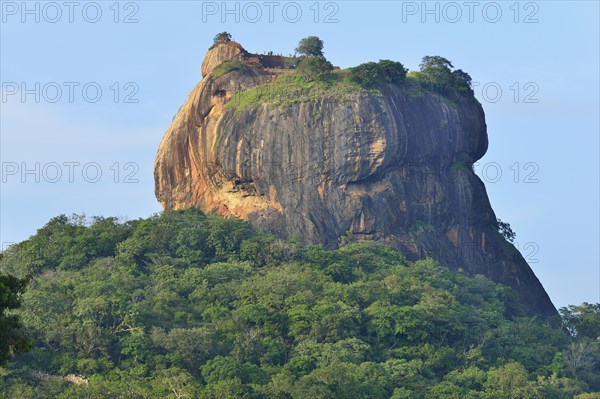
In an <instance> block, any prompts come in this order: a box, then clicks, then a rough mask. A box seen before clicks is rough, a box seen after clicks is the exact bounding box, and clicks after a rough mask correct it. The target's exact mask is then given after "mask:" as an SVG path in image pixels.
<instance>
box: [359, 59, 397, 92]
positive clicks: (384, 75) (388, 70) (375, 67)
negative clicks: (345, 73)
mask: <svg viewBox="0 0 600 399" xmlns="http://www.w3.org/2000/svg"><path fill="white" fill-rule="evenodd" d="M405 78H406V69H405V68H404V66H403V65H402V64H401V63H399V62H396V61H390V60H380V61H379V62H377V63H375V62H367V63H365V64H360V65H358V66H356V67H354V68H350V79H352V80H353V81H354V82H356V83H358V84H360V85H362V86H365V87H373V86H376V85H379V84H383V83H395V84H400V83H402V82H403V81H404V79H405Z"/></svg>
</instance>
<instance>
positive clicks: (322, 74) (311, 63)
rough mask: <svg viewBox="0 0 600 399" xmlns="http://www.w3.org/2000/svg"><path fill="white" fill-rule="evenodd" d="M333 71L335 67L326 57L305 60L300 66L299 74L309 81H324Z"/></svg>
mask: <svg viewBox="0 0 600 399" xmlns="http://www.w3.org/2000/svg"><path fill="white" fill-rule="evenodd" d="M332 70H333V65H331V62H329V61H327V60H326V59H325V57H309V58H304V59H303V60H301V61H300V65H298V72H300V73H301V74H302V76H304V79H306V80H308V81H312V80H320V79H324V78H326V77H327V76H329V75H330V74H331V71H332Z"/></svg>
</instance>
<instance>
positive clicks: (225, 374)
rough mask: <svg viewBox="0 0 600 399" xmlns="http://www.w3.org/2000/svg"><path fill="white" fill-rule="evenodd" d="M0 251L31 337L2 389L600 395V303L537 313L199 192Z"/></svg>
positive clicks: (74, 394)
mask: <svg viewBox="0 0 600 399" xmlns="http://www.w3.org/2000/svg"><path fill="white" fill-rule="evenodd" d="M0 260H1V262H2V263H1V264H2V269H1V270H2V273H5V274H6V273H8V274H10V275H14V276H16V277H20V278H25V277H27V276H29V279H30V282H29V283H28V285H27V287H26V288H25V289H24V293H23V294H22V295H19V294H18V292H20V291H21V288H20V286H19V285H18V284H17V283H18V282H20V281H24V280H14V279H13V280H10V281H12V282H13V283H14V284H13V285H15V284H17V286H15V287H14V288H15V290H16V291H15V292H17V294H15V295H16V296H14V295H13V296H12V297H10V298H9V297H8V293H9V292H10V290H9V289H8V286H5V285H0V288H2V290H1V291H2V295H1V297H2V298H1V299H2V304H3V306H2V310H3V313H2V314H1V315H2V317H3V318H2V319H0V321H3V320H5V318H6V317H10V318H11V320H12V323H13V324H12V325H13V326H14V325H15V324H14V323H15V322H19V321H20V323H22V325H23V328H22V329H21V330H20V331H19V333H24V334H25V336H27V337H29V340H30V344H31V349H30V350H29V352H27V353H25V354H21V355H17V356H14V357H13V358H12V360H11V361H10V362H9V363H8V364H6V365H5V367H4V368H0V381H1V383H0V397H2V398H7V399H17V398H18V399H29V398H60V399H82V398H90V399H91V398H94V399H95V398H123V399H125V398H126V399H135V398H157V399H158V398H214V399H225V398H281V399H283V398H293V399H300V398H311V399H312V398H393V399H401V398H406V399H409V398H411V399H412V398H419V399H420V398H423V399H442V398H443V399H459V398H460V399H464V398H467V399H469V398H471V399H475V398H481V399H504V398H506V399H509V398H515V399H516V398H519V399H534V398H539V399H554V398H556V399H563V398H574V397H576V398H578V399H591V398H600V394H598V393H596V394H594V393H586V392H598V391H600V381H599V379H598V375H600V340H599V337H598V336H599V335H600V333H599V328H600V305H597V304H596V305H592V304H583V305H581V306H571V307H569V308H563V309H561V314H562V316H563V319H562V320H556V321H544V320H541V319H537V318H528V317H525V316H524V313H523V311H522V309H521V308H520V305H519V304H518V302H517V300H516V299H515V296H514V294H513V292H512V291H511V290H510V289H509V288H507V287H505V286H501V285H496V284H494V283H492V282H490V281H489V280H487V279H485V278H483V277H479V276H478V277H475V278H469V277H466V276H464V275H462V274H460V273H455V272H451V271H449V270H448V269H446V268H444V267H441V266H439V265H438V264H437V263H436V262H434V261H432V260H429V259H426V260H421V261H417V262H408V261H406V260H405V258H404V257H403V256H402V254H400V253H397V252H395V251H393V250H391V249H389V248H388V247H385V246H382V245H375V244H365V243H363V244H358V243H356V242H352V240H351V239H349V240H348V242H344V243H342V245H341V246H340V248H339V249H337V250H325V249H323V247H321V246H303V245H301V244H300V243H299V240H288V241H282V240H279V239H276V238H275V237H273V236H271V235H269V234H266V233H262V232H260V231H256V230H252V229H251V228H250V227H249V226H248V224H246V223H245V222H242V221H239V220H237V219H235V218H228V219H224V218H222V217H220V216H216V215H204V214H203V213H201V212H200V211H197V210H193V209H190V210H186V211H177V212H173V211H165V212H163V213H162V214H161V215H157V216H154V217H151V218H148V219H143V220H135V221H128V222H119V221H118V220H117V219H115V218H93V219H92V220H91V221H86V219H85V218H84V217H81V216H76V215H74V216H72V217H66V216H64V215H63V216H58V217H56V218H53V219H52V220H50V221H49V222H48V224H46V226H44V227H43V228H41V229H40V230H38V232H37V234H36V235H34V236H32V237H31V238H30V239H29V240H27V241H24V242H22V243H20V244H16V245H13V246H11V247H10V248H9V249H8V250H7V251H5V252H4V253H2V255H1V259H0ZM0 281H2V282H4V281H6V282H8V281H9V280H8V277H6V279H4V280H0ZM19 284H20V283H19ZM7 298H8V299H11V302H10V303H11V304H12V306H11V307H12V308H14V307H16V306H14V305H15V303H16V302H19V301H20V302H21V306H20V308H19V309H18V310H16V315H17V316H18V318H19V320H16V318H15V313H14V312H15V311H14V310H7V312H8V313H7V315H6V316H5V315H4V303H5V300H6V299H7ZM15 301H16V302H15ZM559 324H560V327H558V325H559ZM553 325H554V326H553ZM3 326H4V324H3ZM3 328H4V327H3ZM15 336H17V337H19V336H20V335H18V334H17V335H15ZM20 344H21V345H22V346H20V347H15V348H13V349H26V346H27V345H25V344H23V342H21V343H20Z"/></svg>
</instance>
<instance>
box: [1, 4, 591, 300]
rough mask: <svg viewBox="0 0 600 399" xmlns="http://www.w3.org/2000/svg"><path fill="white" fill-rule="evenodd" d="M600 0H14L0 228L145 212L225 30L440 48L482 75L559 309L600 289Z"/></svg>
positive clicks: (362, 50) (529, 234)
mask: <svg viewBox="0 0 600 399" xmlns="http://www.w3.org/2000/svg"><path fill="white" fill-rule="evenodd" d="M598 4H599V3H598V2H597V1H580V2H577V1H569V2H566V1H565V2H560V1H533V2H531V1H530V2H526V1H523V2H514V1H508V2H502V1H500V2H487V1H483V2H478V1H457V2H427V3H424V2H421V1H418V2H411V1H408V2H407V1H405V2H401V1H333V2H331V1H330V2H328V1H322V2H315V1H308V2H302V1H296V2H291V1H257V2H228V3H223V2H221V1H218V2H210V1H208V2H206V1H204V2H203V1H132V2H115V1H107V2H104V1H98V2H87V1H83V2H80V1H73V2H63V1H57V2H37V1H28V2H22V1H1V2H0V10H1V13H2V14H1V18H2V19H1V31H0V34H1V38H0V47H1V48H0V59H1V60H0V73H1V76H0V81H1V82H2V87H1V89H0V95H1V96H2V98H1V102H0V106H1V118H0V119H1V126H0V127H1V160H2V181H1V194H0V200H1V204H0V212H1V214H0V218H1V220H0V241H1V242H2V246H3V247H4V248H5V247H6V246H7V245H8V244H9V243H13V242H18V241H20V240H23V239H26V238H27V237H29V236H30V235H31V234H34V233H35V231H36V229H37V228H39V227H41V226H43V225H44V224H45V223H46V222H47V221H48V219H49V218H51V217H53V216H56V215H58V214H61V213H65V214H71V213H85V214H86V215H88V216H91V215H102V216H122V217H127V218H129V219H134V218H138V217H147V216H149V215H150V214H152V213H155V212H158V211H160V209H161V208H160V206H159V204H158V203H157V202H156V200H155V198H154V181H153V160H154V155H155V153H156V150H157V148H158V144H159V142H160V140H161V138H162V136H163V134H164V132H165V131H166V129H167V128H168V126H169V124H170V122H171V120H172V118H173V116H174V115H175V113H176V112H177V110H178V108H179V107H180V106H181V105H182V104H183V102H184V100H185V99H186V96H187V95H188V93H189V92H190V91H191V90H192V88H193V87H194V85H195V84H196V83H197V82H198V81H199V80H200V79H201V75H200V65H201V62H202V59H203V57H204V54H205V52H206V50H207V48H208V47H209V46H210V44H211V42H212V38H213V37H214V35H215V34H216V33H218V32H221V31H224V30H226V31H229V32H231V33H232V34H233V36H234V39H235V40H237V41H238V42H240V43H241V44H242V45H243V46H244V47H245V48H246V49H247V50H249V51H252V52H264V51H269V50H272V51H274V52H275V53H282V54H289V53H292V52H293V49H294V48H295V46H296V44H297V42H298V40H299V39H301V38H302V37H305V36H308V35H316V36H319V37H320V38H321V39H323V41H324V42H325V55H326V56H327V57H328V58H329V59H330V60H331V61H332V63H333V64H334V65H339V66H341V67H349V66H354V65H357V64H359V63H362V62H366V61H371V60H375V61H376V60H378V59H392V60H396V61H400V62H402V63H403V64H404V65H405V66H406V67H408V68H409V69H417V68H418V65H419V62H420V60H421V57H423V56H424V55H441V56H444V57H446V58H448V59H450V60H451V61H452V62H453V63H454V66H455V67H457V68H461V69H463V70H465V71H467V72H468V73H469V74H470V75H471V76H472V78H473V81H474V82H475V83H476V84H477V86H476V87H475V94H476V96H477V98H478V99H479V100H480V102H481V103H482V105H483V107H484V110H485V113H486V120H487V126H488V135H489V141H490V146H489V150H488V153H487V154H486V155H485V157H484V158H483V159H482V160H480V161H479V162H478V164H476V166H475V167H476V172H477V173H478V174H479V176H480V177H482V179H483V180H484V182H485V184H486V187H487V191H488V194H489V197H490V200H491V203H492V206H493V208H494V210H495V212H496V214H497V215H498V217H500V218H501V219H502V220H504V221H507V222H509V223H510V224H511V226H512V227H513V230H514V231H515V232H516V233H517V242H518V245H519V249H520V250H521V252H522V253H523V254H524V256H525V257H526V259H528V260H529V262H530V265H531V266H532V268H533V269H534V271H535V273H536V274H537V276H538V277H539V278H540V280H541V281H542V283H543V285H544V286H545V287H546V290H547V291H548V293H549V294H550V297H551V298H552V300H553V302H554V304H555V305H556V306H557V307H560V306H565V305H568V304H578V303H581V302H583V301H587V302H598V301H600V288H599V284H600V270H599V269H600V267H599V265H600V261H599V245H598V243H599V241H600V238H599V217H600V216H599V180H600V176H599V139H598V137H599V132H600V127H599V111H598V110H599V108H600V104H599V93H600V88H599V48H600V43H599V36H600V33H599V6H598Z"/></svg>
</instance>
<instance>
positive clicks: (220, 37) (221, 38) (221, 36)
mask: <svg viewBox="0 0 600 399" xmlns="http://www.w3.org/2000/svg"><path fill="white" fill-rule="evenodd" d="M230 41H231V33H229V32H221V33H218V34H217V35H216V36H215V38H214V39H213V44H212V46H210V48H209V50H212V49H213V48H215V47H217V46H218V45H219V44H220V43H228V42H230Z"/></svg>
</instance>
